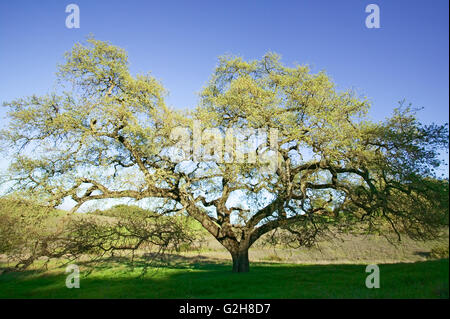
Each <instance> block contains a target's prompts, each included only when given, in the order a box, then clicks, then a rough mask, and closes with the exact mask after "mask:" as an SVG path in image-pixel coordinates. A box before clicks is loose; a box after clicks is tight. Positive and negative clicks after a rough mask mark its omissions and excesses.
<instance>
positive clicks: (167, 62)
mask: <svg viewBox="0 0 450 319" xmlns="http://www.w3.org/2000/svg"><path fill="white" fill-rule="evenodd" d="M70 3H75V4H77V5H78V6H79V8H80V21H81V23H80V28H79V29H68V28H66V26H65V20H66V17H67V15H68V13H66V12H65V8H66V6H67V5H68V4H70ZM371 3H376V4H378V6H379V8H380V21H381V28H379V29H368V28H366V25H365V19H366V17H367V15H368V14H369V13H366V12H365V8H366V6H367V5H368V4H371ZM448 7H449V2H448V0H433V1H425V0H423V1H412V0H383V1H374V0H328V1H325V0H297V1H280V0H277V1H263V0H259V1H248V0H239V1H229V0H227V1H214V0H208V1H203V0H201V1H200V0H190V1H167V0H166V1H137V0H134V1H133V0H129V1H116V0H86V1H84V0H83V1H81V0H71V1H63V0H46V1H45V0H41V1H24V0H15V1H0V72H1V76H0V102H3V101H7V100H11V99H14V98H17V97H22V96H26V95H31V94H33V93H36V94H45V93H48V92H51V90H52V87H53V85H54V80H55V71H56V64H57V63H59V62H62V61H63V59H62V58H63V53H64V52H65V51H68V50H70V49H71V47H72V46H73V44H74V43H75V42H78V41H83V40H84V39H85V38H86V36H88V35H89V34H90V33H92V34H93V35H95V37H96V38H97V39H100V40H108V41H110V42H111V43H113V44H115V45H118V46H120V47H123V48H124V49H126V50H127V51H128V54H129V61H130V63H131V70H132V72H133V73H145V72H148V71H151V73H152V74H153V75H154V76H155V77H156V78H157V79H159V80H161V81H162V83H163V84H164V86H165V87H166V88H167V89H168V90H169V92H170V95H169V98H168V103H169V104H170V105H172V106H174V107H177V108H190V107H194V106H195V104H196V102H197V95H196V94H197V92H199V91H200V89H201V88H202V86H203V85H204V84H205V82H206V81H207V80H208V78H209V77H210V75H211V73H212V70H213V68H214V66H215V64H216V61H217V57H218V56H219V55H223V54H226V53H231V54H237V55H241V56H243V57H244V58H248V59H252V58H259V57H261V56H262V55H264V53H266V52H268V51H273V52H277V53H279V54H280V55H281V56H282V59H283V61H284V63H286V64H288V65H292V64H293V63H299V64H309V65H310V66H312V68H313V71H319V70H326V71H327V73H328V74H329V75H331V77H332V78H333V79H334V80H335V82H336V83H337V84H338V86H339V87H340V88H343V89H345V88H355V89H357V90H358V91H359V92H360V93H361V94H364V95H366V96H368V97H369V98H370V99H371V101H372V102H373V105H372V109H371V112H370V115H371V116H372V118H373V119H375V120H379V119H383V118H384V117H386V116H388V115H389V114H390V112H391V111H392V109H393V108H394V107H395V106H397V103H398V101H399V100H402V99H406V100H407V101H408V102H411V103H412V104H413V105H414V106H417V107H424V108H425V110H424V111H422V112H421V113H420V114H419V117H420V119H421V120H422V121H423V122H425V123H430V122H437V123H444V122H447V121H448V116H449V91H448V85H449V74H448V72H449V64H448V63H449V51H448V50H449V43H448V37H449V19H448V11H449V8H448ZM0 116H1V117H2V119H1V120H0V127H1V126H2V125H3V124H4V119H3V116H4V110H3V109H2V110H1V111H0ZM0 147H1V146H0ZM4 164H5V160H3V166H4ZM1 166H2V164H1V162H0V167H1Z"/></svg>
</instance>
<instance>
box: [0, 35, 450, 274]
mask: <svg viewBox="0 0 450 319" xmlns="http://www.w3.org/2000/svg"><path fill="white" fill-rule="evenodd" d="M57 75H58V84H59V86H58V89H57V90H56V91H55V92H54V93H52V94H49V95H45V96H35V95H33V96H31V97H26V98H20V99H17V100H14V101H11V102H6V103H4V105H5V106H6V107H8V109H9V112H8V118H9V124H8V127H7V128H6V129H5V130H3V131H2V134H1V138H2V144H3V145H5V146H6V145H7V146H6V147H4V149H5V150H6V151H10V153H11V154H10V155H11V156H13V162H12V164H11V166H10V179H9V182H10V183H11V182H13V186H12V188H11V189H12V190H14V189H27V190H30V191H32V192H34V193H38V194H40V196H41V198H42V200H43V201H45V202H46V203H48V204H49V205H52V206H55V207H56V206H58V205H60V204H61V203H62V201H63V200H64V199H65V198H71V199H72V200H73V201H74V202H75V207H74V211H75V210H77V209H79V208H80V206H81V205H83V204H85V203H87V202H90V201H95V200H105V199H118V198H132V199H135V200H142V199H148V198H149V199H152V200H153V201H154V203H156V205H157V206H158V208H159V210H158V212H159V213H162V214H174V213H185V214H188V215H190V216H191V217H193V218H195V219H196V220H197V221H199V222H200V223H201V224H202V226H203V227H204V228H205V229H206V230H208V232H210V233H211V234H212V235H213V236H214V237H215V238H216V239H217V240H218V241H219V242H220V243H221V244H222V245H223V246H224V247H225V248H227V249H228V250H229V251H230V253H231V255H232V257H233V270H234V271H236V272H245V271H248V269H249V264H248V249H249V247H250V246H251V245H252V244H253V243H254V242H255V241H256V240H258V239H259V238H260V237H261V236H262V235H264V234H266V233H268V232H271V231H274V230H275V229H278V228H281V229H283V230H284V231H285V232H286V233H289V234H291V235H292V236H293V237H292V238H294V239H295V240H297V241H298V243H299V244H300V245H310V244H312V243H313V242H314V239H315V238H316V237H317V236H318V235H319V234H320V233H321V232H323V231H325V230H326V229H330V228H332V229H334V230H336V229H340V228H342V229H346V228H349V227H352V226H354V225H365V226H367V229H368V230H372V231H376V230H377V229H380V227H381V226H382V225H386V224H388V225H390V227H392V228H393V229H394V231H395V232H396V233H397V234H398V235H399V236H400V234H401V233H406V234H408V235H409V236H411V237H413V238H427V237H430V236H433V235H435V234H436V230H437V229H438V227H439V226H441V225H448V180H443V179H439V178H438V177H437V176H436V169H437V168H438V167H439V166H440V165H441V164H442V161H441V160H439V154H440V152H441V151H443V150H447V151H448V128H447V125H437V124H431V125H423V124H421V123H420V122H419V121H418V120H417V118H416V110H414V109H413V108H411V107H410V106H400V107H398V108H395V109H394V110H393V115H392V116H391V117H389V118H387V119H386V120H385V121H382V122H374V121H371V120H370V119H369V117H368V116H367V112H368V110H369V107H370V102H369V101H368V99H367V98H365V97H361V96H359V95H357V93H356V92H353V91H351V90H347V91H339V90H338V89H337V88H336V86H335V84H334V83H333V81H332V80H331V79H330V77H329V76H328V75H327V74H326V73H324V72H319V73H312V72H311V71H310V69H309V68H308V67H307V66H301V65H296V66H293V67H287V66H285V65H283V64H282V63H281V61H280V58H279V56H278V55H276V54H273V53H268V54H266V55H265V56H264V57H262V58H261V59H259V60H253V61H245V60H244V59H242V58H240V57H235V56H224V57H220V59H219V62H218V65H217V66H216V68H215V70H214V72H213V74H212V77H211V78H210V80H209V81H208V82H207V84H206V85H205V87H204V88H203V89H202V91H201V93H200V102H199V104H198V106H197V107H196V108H195V109H192V110H189V111H179V110H174V109H172V108H170V107H168V106H167V105H166V103H165V100H164V97H165V94H166V91H165V89H164V88H163V86H162V84H161V83H160V82H158V81H157V80H156V79H155V78H153V77H152V76H151V75H149V74H145V75H135V76H134V75H132V74H131V73H130V71H129V65H128V57H127V54H126V52H125V51H124V50H123V49H120V48H118V47H116V46H113V45H111V44H109V43H107V42H102V41H99V40H96V39H93V38H91V39H88V40H87V43H86V44H76V45H75V46H74V47H73V49H72V50H71V51H70V52H68V53H67V54H66V56H65V63H64V64H62V65H59V67H58V73H57Z"/></svg>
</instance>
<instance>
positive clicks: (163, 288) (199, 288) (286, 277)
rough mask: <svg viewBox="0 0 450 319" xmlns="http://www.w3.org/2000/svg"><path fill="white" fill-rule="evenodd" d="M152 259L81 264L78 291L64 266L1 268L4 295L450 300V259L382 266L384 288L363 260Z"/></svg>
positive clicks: (146, 257)
mask: <svg viewBox="0 0 450 319" xmlns="http://www.w3.org/2000/svg"><path fill="white" fill-rule="evenodd" d="M151 257H152V256H144V257H143V258H139V259H138V260H135V261H134V263H133V265H130V261H129V259H128V258H124V257H112V258H108V259H104V260H102V261H101V262H96V263H93V264H90V261H85V262H79V263H77V264H78V265H79V266H80V270H81V277H80V288H79V289H68V288H66V286H65V281H66V274H65V273H64V269H57V270H53V271H50V272H36V271H24V272H20V273H7V274H3V275H0V298H243V299H246V298H448V278H449V270H448V266H449V263H448V259H443V260H437V261H426V262H418V263H408V264H386V265H380V282H381V287H380V288H379V289H368V288H366V286H365V280H366V276H367V275H368V273H366V272H365V266H364V265H289V264H279V263H276V264H271V263H252V264H251V270H250V272H249V273H240V274H234V273H232V272H231V263H227V262H223V261H219V260H217V261H211V260H206V259H205V257H198V256H180V255H172V256H169V257H170V258H168V260H166V261H165V263H161V264H160V265H158V266H157V267H155V265H154V264H153V265H152V266H151V267H148V263H146V260H148V258H150V259H152V258H151ZM152 260H153V259H152ZM145 267H147V272H146V273H145V274H144V275H142V269H144V268H145ZM88 270H89V272H88Z"/></svg>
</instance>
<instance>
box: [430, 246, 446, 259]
mask: <svg viewBox="0 0 450 319" xmlns="http://www.w3.org/2000/svg"><path fill="white" fill-rule="evenodd" d="M430 258H433V259H443V258H448V244H440V245H436V246H434V247H433V248H432V249H431V252H430Z"/></svg>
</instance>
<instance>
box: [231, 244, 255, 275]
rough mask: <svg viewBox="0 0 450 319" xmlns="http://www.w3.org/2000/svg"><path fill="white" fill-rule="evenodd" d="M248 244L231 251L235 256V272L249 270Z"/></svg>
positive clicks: (233, 256)
mask: <svg viewBox="0 0 450 319" xmlns="http://www.w3.org/2000/svg"><path fill="white" fill-rule="evenodd" d="M248 249H249V247H248V246H244V247H239V249H238V250H237V251H233V252H231V257H232V258H233V272H249V270H250V264H249V260H248Z"/></svg>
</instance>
